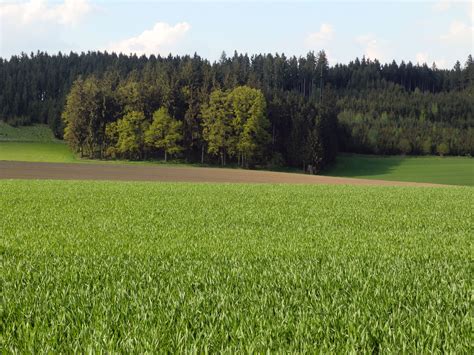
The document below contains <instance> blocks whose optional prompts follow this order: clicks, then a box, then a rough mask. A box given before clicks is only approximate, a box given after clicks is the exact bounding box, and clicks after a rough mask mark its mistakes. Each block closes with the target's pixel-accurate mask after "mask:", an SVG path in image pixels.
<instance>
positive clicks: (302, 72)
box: [0, 51, 474, 172]
mask: <svg viewBox="0 0 474 355" xmlns="http://www.w3.org/2000/svg"><path fill="white" fill-rule="evenodd" d="M473 96H474V63H473V59H472V56H469V57H468V58H467V59H466V61H465V62H464V63H463V64H461V62H459V61H458V62H457V63H456V64H455V66H454V67H453V68H452V69H450V70H446V69H438V68H436V66H435V65H432V66H431V67H429V66H428V65H426V64H423V65H418V64H416V65H414V64H412V63H411V62H408V63H405V62H401V63H399V64H398V63H396V62H395V61H393V62H391V63H387V64H381V63H380V62H378V61H377V60H369V59H366V58H364V57H363V58H362V59H359V58H356V59H355V60H354V61H352V62H350V63H349V64H336V65H333V66H330V65H329V63H328V60H327V57H326V54H325V53H324V51H321V52H319V53H316V54H315V53H314V52H310V53H308V54H307V55H306V56H305V57H299V58H297V57H295V56H293V57H286V56H285V55H283V54H275V55H273V54H259V55H253V56H251V57H249V56H248V55H247V54H239V53H234V55H233V56H231V57H228V56H227V55H226V54H225V53H223V54H222V56H221V58H220V59H219V60H218V61H216V62H213V63H211V62H210V61H208V60H206V59H204V58H201V57H200V56H198V55H197V54H195V55H194V56H171V55H170V56H168V57H161V56H153V55H152V56H150V57H146V56H141V57H138V56H136V55H129V56H127V55H123V54H119V55H117V54H115V53H106V52H105V53H102V52H88V53H81V54H76V53H73V52H71V53H69V54H62V53H58V54H57V55H49V54H47V53H43V52H38V53H32V54H30V55H26V54H22V55H20V56H13V57H11V58H10V59H9V60H6V59H0V120H3V121H5V122H7V123H9V124H11V125H16V126H18V125H30V124H34V123H46V124H48V125H49V126H50V127H51V129H52V130H53V132H54V133H55V135H56V136H57V137H58V138H64V139H65V140H67V141H68V143H69V144H70V146H71V147H72V148H73V149H74V150H75V151H76V152H78V153H79V154H81V155H82V156H87V157H90V158H101V159H121V158H125V159H150V158H162V157H163V158H165V159H168V157H169V156H172V157H180V158H184V159H186V160H187V161H201V162H208V163H219V164H222V165H224V164H229V163H233V164H238V165H240V166H244V167H252V166H256V165H258V166H294V167H304V168H306V167H308V166H310V167H311V169H314V172H318V171H319V170H321V169H322V168H324V166H325V165H327V164H330V163H331V162H332V161H334V159H335V157H336V154H337V152H338V151H342V152H354V153H368V154H387V155H390V154H407V155H421V154H423V155H430V154H437V155H473V154H474V97H473Z"/></svg>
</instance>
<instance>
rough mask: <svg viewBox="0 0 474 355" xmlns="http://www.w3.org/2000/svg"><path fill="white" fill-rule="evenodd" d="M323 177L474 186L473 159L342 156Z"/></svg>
mask: <svg viewBox="0 0 474 355" xmlns="http://www.w3.org/2000/svg"><path fill="white" fill-rule="evenodd" d="M324 175H329V176H344V177H354V178H364V179H380V180H394V181H412V182H431V183H438V184H448V185H467V186H474V158H469V157H401V156H394V157H389V156H386V157H382V156H370V155H356V154H353V155H352V154H351V155H349V154H345V155H343V154H341V155H340V156H339V157H338V158H337V161H336V164H335V165H334V166H332V167H330V168H329V169H328V170H327V171H326V172H325V173H324Z"/></svg>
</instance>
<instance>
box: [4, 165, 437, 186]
mask: <svg viewBox="0 0 474 355" xmlns="http://www.w3.org/2000/svg"><path fill="white" fill-rule="evenodd" d="M0 179H53V180H121V181H176V182H184V181H185V182H215V183H269V184H333V185H383V186H443V185H437V184H427V183H414V182H401V181H385V180H371V179H354V178H345V177H331V176H318V175H306V174H292V173H280V172H271V171H256V170H243V169H221V168H197V167H168V166H167V167H163V166H150V165H120V164H86V163H84V164H82V163H81V164H74V163H36V162H35V163H34V162H17V161H0Z"/></svg>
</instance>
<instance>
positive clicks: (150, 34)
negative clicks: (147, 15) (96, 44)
mask: <svg viewBox="0 0 474 355" xmlns="http://www.w3.org/2000/svg"><path fill="white" fill-rule="evenodd" d="M190 28H191V26H190V25H189V24H188V23H187V22H180V23H177V24H176V25H174V26H171V25H169V24H168V23H166V22H157V23H155V25H154V26H153V28H152V29H151V30H146V31H144V32H142V33H141V34H139V35H138V36H135V37H130V38H127V39H124V40H121V41H118V42H113V43H111V44H109V45H108V46H107V47H106V48H105V49H106V50H107V51H110V52H117V53H123V54H130V53H136V54H137V55H142V54H144V55H151V54H155V55H156V54H168V53H170V52H171V51H172V50H173V49H174V48H175V45H176V44H177V43H178V42H180V41H181V40H182V39H183V38H184V36H185V35H186V33H187V32H188V31H189V29H190Z"/></svg>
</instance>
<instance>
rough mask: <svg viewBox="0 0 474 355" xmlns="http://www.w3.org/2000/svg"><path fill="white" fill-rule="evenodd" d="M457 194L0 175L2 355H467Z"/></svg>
mask: <svg viewBox="0 0 474 355" xmlns="http://www.w3.org/2000/svg"><path fill="white" fill-rule="evenodd" d="M473 201H474V190H473V189H472V188H469V187H449V188H414V187H376V186H374V187H367V186H324V185H316V186H304V185H251V184H247V185H239V184H235V185H230V184H186V183H179V184H178V183H124V182H121V183H119V182H79V181H70V182H65V181H21V180H17V181H12V180H4V181H0V210H1V211H2V214H1V215H0V236H1V253H2V276H1V289H2V311H1V318H2V320H1V325H2V337H1V344H0V346H1V348H2V349H3V351H6V352H19V353H32V352H51V353H60V352H62V353H69V352H100V351H103V352H125V353H142V352H145V351H149V352H158V351H160V352H184V351H195V352H204V351H209V352H215V351H224V352H228V353H233V352H264V351H266V350H270V351H272V350H273V351H277V350H278V351H280V352H318V353H328V352H337V353H347V352H372V353H373V352H394V353H402V352H403V353H420V352H451V353H472V350H473V347H472V321H473V318H472V285H473V276H472V275H473V274H472V255H473V237H472V235H473V234H472V232H473V228H472V220H473V212H472V211H473V208H472V204H473Z"/></svg>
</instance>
